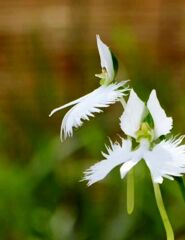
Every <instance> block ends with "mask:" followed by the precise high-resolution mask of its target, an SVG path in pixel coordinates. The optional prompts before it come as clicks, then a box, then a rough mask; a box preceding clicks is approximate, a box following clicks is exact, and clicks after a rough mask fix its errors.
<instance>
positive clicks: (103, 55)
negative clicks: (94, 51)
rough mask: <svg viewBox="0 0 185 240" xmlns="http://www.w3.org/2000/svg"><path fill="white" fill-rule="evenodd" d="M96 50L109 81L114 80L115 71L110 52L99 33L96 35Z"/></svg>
mask: <svg viewBox="0 0 185 240" xmlns="http://www.w3.org/2000/svg"><path fill="white" fill-rule="evenodd" d="M96 40H97V46H98V51H99V55H100V62H101V67H102V68H105V69H106V70H107V73H108V76H109V80H110V82H111V81H112V80H114V77H115V71H114V64H113V59H112V54H111V51H110V49H109V47H108V46H107V45H105V43H103V42H102V40H101V39H100V36H99V35H96Z"/></svg>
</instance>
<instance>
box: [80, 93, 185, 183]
mask: <svg viewBox="0 0 185 240" xmlns="http://www.w3.org/2000/svg"><path fill="white" fill-rule="evenodd" d="M149 114H151V116H152V120H153V123H152V124H153V129H152V126H150V125H149V124H148V123H147V122H145V121H147V116H148V115H149ZM120 120H121V128H122V130H123V131H124V132H125V133H126V134H127V135H128V136H131V137H133V138H135V139H136V140H137V142H138V146H137V147H136V148H135V149H134V150H133V146H132V138H131V137H129V138H128V139H127V140H124V139H122V143H121V144H119V143H115V144H112V143H111V148H107V150H108V154H105V153H103V156H104V157H105V159H104V160H102V161H100V162H98V163H96V164H95V165H94V166H92V167H90V168H89V169H88V170H87V171H86V172H85V176H84V178H83V180H87V181H88V185H91V184H93V183H95V182H97V181H100V180H101V179H103V178H104V177H105V176H106V175H107V174H108V173H109V172H110V171H111V170H112V169H113V168H114V167H116V166H118V165H121V164H122V166H121V168H120V174H121V178H124V177H125V175H126V174H127V173H128V172H129V171H130V170H131V169H132V168H133V167H134V166H135V165H136V164H137V163H138V162H139V161H140V160H142V159H144V161H145V162H146V164H147V166H148V168H149V170H150V173H151V176H152V179H153V182H154V183H162V182H163V178H169V179H171V180H172V179H173V176H181V175H182V174H183V173H185V145H180V144H181V142H182V140H183V138H184V137H183V136H182V137H179V138H171V139H169V140H163V141H161V142H159V141H158V140H157V141H156V139H158V138H159V137H160V136H161V135H164V134H167V133H169V132H170V130H171V128H172V119H171V118H169V117H167V116H166V114H165V112H164V110H163V109H162V108H161V106H160V104H159V101H158V99H157V96H156V92H155V91H154V90H153V91H152V92H151V94H150V97H149V100H148V102H147V106H145V104H144V103H143V102H142V101H141V100H140V99H139V98H138V96H137V95H136V93H135V92H134V91H133V90H132V91H131V92H130V97H129V99H128V102H127V105H126V108H125V111H124V113H123V115H122V116H121V118H120ZM152 133H153V135H152V138H151V134H152ZM138 136H139V138H138Z"/></svg>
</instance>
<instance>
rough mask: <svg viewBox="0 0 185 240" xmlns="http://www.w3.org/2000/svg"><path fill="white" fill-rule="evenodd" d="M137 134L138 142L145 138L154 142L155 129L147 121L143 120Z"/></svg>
mask: <svg viewBox="0 0 185 240" xmlns="http://www.w3.org/2000/svg"><path fill="white" fill-rule="evenodd" d="M136 136H137V138H136V141H137V142H141V140H142V139H143V138H144V139H147V140H148V141H149V142H152V141H153V138H154V131H153V129H152V128H151V127H150V125H149V124H148V123H147V122H143V123H142V124H141V127H140V129H139V130H138V131H137V133H136Z"/></svg>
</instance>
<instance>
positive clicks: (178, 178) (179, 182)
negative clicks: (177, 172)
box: [174, 177, 185, 201]
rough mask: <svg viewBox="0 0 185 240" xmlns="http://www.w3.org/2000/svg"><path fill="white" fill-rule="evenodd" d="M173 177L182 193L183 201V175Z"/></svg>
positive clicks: (184, 196) (184, 193) (184, 194)
mask: <svg viewBox="0 0 185 240" xmlns="http://www.w3.org/2000/svg"><path fill="white" fill-rule="evenodd" d="M174 179H175V180H176V181H177V183H178V185H179V188H180V191H181V193H182V197H183V199H184V201H185V185H184V181H183V177H174Z"/></svg>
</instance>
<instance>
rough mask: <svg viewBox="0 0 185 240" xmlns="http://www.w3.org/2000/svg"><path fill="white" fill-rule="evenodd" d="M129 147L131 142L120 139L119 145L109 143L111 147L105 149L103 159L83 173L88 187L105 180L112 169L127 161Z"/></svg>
mask: <svg viewBox="0 0 185 240" xmlns="http://www.w3.org/2000/svg"><path fill="white" fill-rule="evenodd" d="M131 147H132V143H131V140H124V139H122V143H121V144H119V143H114V144H113V143H112V142H111V147H108V148H107V153H106V154H105V153H103V156H104V157H105V159H104V160H102V161H100V162H98V163H96V164H95V165H93V166H92V167H90V168H89V169H88V170H87V171H85V172H84V174H85V175H84V178H83V180H86V181H88V186H90V185H92V184H93V183H95V182H98V181H100V180H102V179H103V178H105V177H106V176H107V174H108V173H109V172H110V171H111V170H112V169H113V168H115V167H116V166H118V165H120V164H122V163H123V162H126V161H128V160H129V158H130V152H131Z"/></svg>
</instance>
